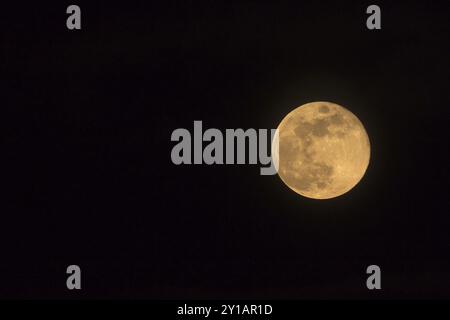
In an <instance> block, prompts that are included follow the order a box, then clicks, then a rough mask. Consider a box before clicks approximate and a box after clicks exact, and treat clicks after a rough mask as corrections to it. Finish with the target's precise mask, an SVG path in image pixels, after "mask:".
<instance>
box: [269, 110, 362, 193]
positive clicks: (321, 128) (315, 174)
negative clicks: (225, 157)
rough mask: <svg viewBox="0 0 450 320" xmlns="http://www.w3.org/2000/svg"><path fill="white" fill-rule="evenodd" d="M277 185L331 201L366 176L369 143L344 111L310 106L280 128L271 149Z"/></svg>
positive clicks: (294, 113) (358, 124)
mask: <svg viewBox="0 0 450 320" xmlns="http://www.w3.org/2000/svg"><path fill="white" fill-rule="evenodd" d="M272 154H273V155H274V156H273V157H274V162H275V163H276V165H277V166H278V175H279V176H280V178H281V180H282V181H283V182H284V183H285V184H286V185H287V186H288V187H289V188H291V189H292V190H293V191H295V192H296V193H298V194H300V195H302V196H305V197H308V198H313V199H330V198H334V197H337V196H340V195H342V194H344V193H346V192H348V191H350V190H351V189H352V188H353V187H354V186H356V185H357V184H358V182H359V181H360V180H361V178H362V177H363V176H364V173H365V172H366V169H367V166H368V165H369V159H370V142H369V137H368V136H367V133H366V130H365V129H364V126H363V125H362V123H361V122H360V121H359V119H358V118H357V117H356V116H355V115H354V114H353V113H351V112H350V111H349V110H347V109H345V108H344V107H341V106H340V105H337V104H335V103H331V102H311V103H307V104H304V105H302V106H300V107H298V108H296V109H294V110H292V111H291V112H290V113H289V114H288V115H287V116H286V117H284V119H283V120H282V121H281V122H280V124H279V126H278V128H277V135H276V136H275V139H274V143H273V145H272Z"/></svg>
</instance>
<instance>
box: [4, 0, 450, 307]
mask: <svg viewBox="0 0 450 320" xmlns="http://www.w3.org/2000/svg"><path fill="white" fill-rule="evenodd" d="M70 4H72V3H69V2H64V1H63V2H61V3H58V4H52V3H42V2H34V3H32V4H27V5H24V4H20V3H19V4H15V5H13V4H8V5H7V4H4V5H3V4H2V10H1V13H0V23H1V31H0V35H1V51H0V57H1V58H0V75H1V84H2V85H1V95H2V103H1V117H0V119H1V123H2V131H3V132H4V133H3V134H2V138H3V139H2V140H3V146H2V149H1V158H2V162H3V165H2V174H1V180H2V181H1V184H2V198H3V200H2V201H1V202H2V206H1V210H0V212H1V215H0V219H1V220H0V240H1V241H0V250H1V263H0V283H1V285H0V297H3V298H70V297H76V298H149V299H171V298H181V299H185V298H229V299H238V298H286V299H295V298H387V299H389V298H450V232H449V230H450V216H449V213H450V210H449V209H450V206H449V182H448V181H449V180H448V179H449V169H448V167H449V166H448V164H449V159H448V155H449V143H448V137H449V134H448V121H449V119H450V112H449V110H450V109H449V108H450V95H449V88H448V85H449V74H450V61H449V52H450V45H449V41H448V37H449V33H450V24H449V22H448V21H449V16H450V8H449V7H448V4H447V3H446V1H436V2H434V1H433V2H430V1H407V2H406V1H405V2H403V3H402V2H397V1H395V2H394V1H391V2H390V3H383V2H379V1H377V2H376V4H378V5H379V6H380V7H381V12H382V20H381V21H382V29H381V30H375V31H370V30H368V29H367V28H366V19H367V16H368V15H367V14H366V13H365V11H366V8H367V6H368V5H370V4H372V2H367V1H362V2H360V3H359V4H355V3H348V4H345V3H343V2H342V1H336V2H328V1H325V2H324V1H306V2H305V1H292V2H290V3H284V4H282V3H280V2H279V1H273V2H269V1H227V2H223V3H221V2H219V1H121V2H115V3H110V2H107V1H100V2H94V1H78V2H77V4H78V5H79V6H80V7H81V10H82V29H81V30H79V31H69V30H68V29H67V28H66V18H67V16H68V15H67V14H66V13H65V11H66V8H67V6H68V5H70ZM311 101H332V102H335V103H338V104H340V105H343V106H345V107H347V108H348V109H350V110H351V111H352V112H353V113H354V114H355V115H357V116H358V118H359V119H360V120H361V122H362V123H363V124H364V126H365V128H366V130H367V132H368V134H369V138H370V141H371V162H370V165H369V168H368V170H367V172H366V175H365V176H364V178H363V180H362V181H361V182H360V183H359V184H358V185H357V186H356V187H355V188H354V189H353V190H352V191H351V192H349V193H347V194H345V195H343V196H341V197H338V198H334V199H331V200H327V201H317V200H312V199H307V198H303V197H300V196H298V195H297V194H295V193H294V192H292V191H291V190H289V189H288V188H287V187H286V186H285V185H284V184H283V182H282V181H281V180H280V179H279V177H278V176H276V175H275V176H261V175H259V165H230V166H226V165H222V166H221V165H213V166H207V165H199V166H194V165H191V166H188V165H186V166H176V165H174V164H173V163H172V162H171V159H170V152H171V149H172V147H173V146H174V144H175V143H173V142H171V141H170V136H171V133H172V131H173V130H174V129H176V128H187V129H188V130H190V131H192V130H193V121H194V120H202V121H203V125H204V127H205V128H219V129H221V130H225V129H226V128H244V129H247V128H267V129H270V128H276V126H277V125H278V123H279V122H280V120H281V119H282V118H283V117H284V116H285V115H286V114H287V113H289V112H290V111H291V110H292V109H294V108H295V107H297V106H300V105H302V104H304V103H307V102H311ZM71 264H77V265H79V266H80V267H81V269H82V277H83V278H82V282H83V289H82V290H81V291H80V292H70V291H68V290H67V288H66V286H65V282H66V277H67V275H66V267H67V266H68V265H71ZM371 264H376V265H379V266H380V267H381V271H382V290H380V291H369V290H367V288H366V286H365V283H366V278H367V274H366V267H367V266H368V265H371Z"/></svg>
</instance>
